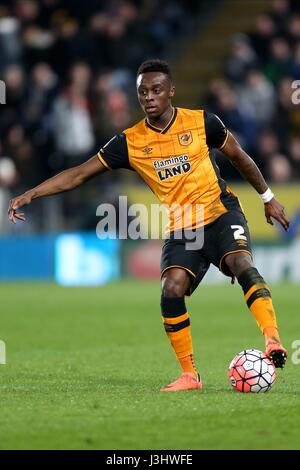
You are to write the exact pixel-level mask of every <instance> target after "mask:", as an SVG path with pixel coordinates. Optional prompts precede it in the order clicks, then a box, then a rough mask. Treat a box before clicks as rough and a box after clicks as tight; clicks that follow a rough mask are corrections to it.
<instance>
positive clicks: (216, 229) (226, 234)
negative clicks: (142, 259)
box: [161, 210, 252, 294]
mask: <svg viewBox="0 0 300 470" xmlns="http://www.w3.org/2000/svg"><path fill="white" fill-rule="evenodd" d="M203 234H204V244H203V247H202V248H201V249H192V250H191V249H189V250H188V249H187V248H186V242H187V239H186V238H182V237H181V239H176V238H175V235H174V233H172V234H171V235H170V238H168V239H167V240H166V241H165V243H164V246H163V250H162V256H161V275H163V273H164V272H165V271H166V270H167V269H170V268H172V267H180V268H183V269H185V270H186V271H187V272H188V273H189V274H190V276H191V279H192V285H191V289H190V294H191V293H192V292H193V291H194V290H195V289H196V288H197V287H198V285H199V284H200V282H201V280H202V279H203V277H204V276H205V274H206V272H207V271H208V268H209V266H210V263H212V264H214V265H215V266H217V267H218V268H219V269H220V271H222V273H223V274H225V275H226V276H229V277H233V274H232V273H231V271H230V270H229V268H228V267H227V265H226V264H225V263H224V259H225V256H226V255H228V254H229V253H233V252H247V253H249V254H250V255H251V256H252V251H251V241H250V233H249V229H248V225H247V221H246V219H245V216H244V214H243V212H242V211H240V210H229V211H228V212H226V213H225V214H223V215H221V217H219V218H218V219H217V220H215V221H214V222H213V223H212V224H209V225H206V226H205V227H204V232H203ZM187 294H188V293H187Z"/></svg>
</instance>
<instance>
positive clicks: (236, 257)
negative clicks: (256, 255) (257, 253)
mask: <svg viewBox="0 0 300 470" xmlns="http://www.w3.org/2000/svg"><path fill="white" fill-rule="evenodd" d="M225 263H226V264H227V266H228V268H229V269H230V271H231V272H232V274H234V275H235V276H236V277H238V276H240V275H241V274H242V273H243V272H244V271H246V270H247V269H249V268H253V262H252V259H251V256H250V254H248V253H231V254H230V255H227V256H226V258H225Z"/></svg>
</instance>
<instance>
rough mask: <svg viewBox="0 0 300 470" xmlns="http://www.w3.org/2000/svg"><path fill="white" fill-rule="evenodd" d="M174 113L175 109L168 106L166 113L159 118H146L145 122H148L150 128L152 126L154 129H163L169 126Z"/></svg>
mask: <svg viewBox="0 0 300 470" xmlns="http://www.w3.org/2000/svg"><path fill="white" fill-rule="evenodd" d="M174 112H175V108H173V106H172V105H170V106H169V107H168V108H167V109H166V111H165V112H164V113H163V114H161V115H160V116H159V117H157V118H150V117H148V116H147V118H146V119H147V121H148V122H149V124H151V126H154V127H157V128H158V129H161V130H163V129H165V127H166V126H167V125H168V124H169V122H170V121H171V119H172V117H173V115H174Z"/></svg>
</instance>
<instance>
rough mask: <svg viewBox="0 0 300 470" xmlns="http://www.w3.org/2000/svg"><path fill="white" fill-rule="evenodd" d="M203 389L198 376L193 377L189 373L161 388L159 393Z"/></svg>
mask: <svg viewBox="0 0 300 470" xmlns="http://www.w3.org/2000/svg"><path fill="white" fill-rule="evenodd" d="M202 387H203V385H202V382H201V379H200V375H199V374H197V376H194V375H192V374H190V373H189V372H184V373H183V374H181V376H180V377H179V378H178V379H177V380H175V382H171V383H170V384H169V385H166V386H165V387H162V388H161V389H160V391H161V392H179V391H180V390H199V389H201V388H202Z"/></svg>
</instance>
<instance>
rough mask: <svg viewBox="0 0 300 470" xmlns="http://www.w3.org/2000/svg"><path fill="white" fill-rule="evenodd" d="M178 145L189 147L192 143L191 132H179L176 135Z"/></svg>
mask: <svg viewBox="0 0 300 470" xmlns="http://www.w3.org/2000/svg"><path fill="white" fill-rule="evenodd" d="M177 136H178V140H179V143H180V145H190V144H191V143H192V142H193V135H192V132H191V131H185V132H180V134H177Z"/></svg>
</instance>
